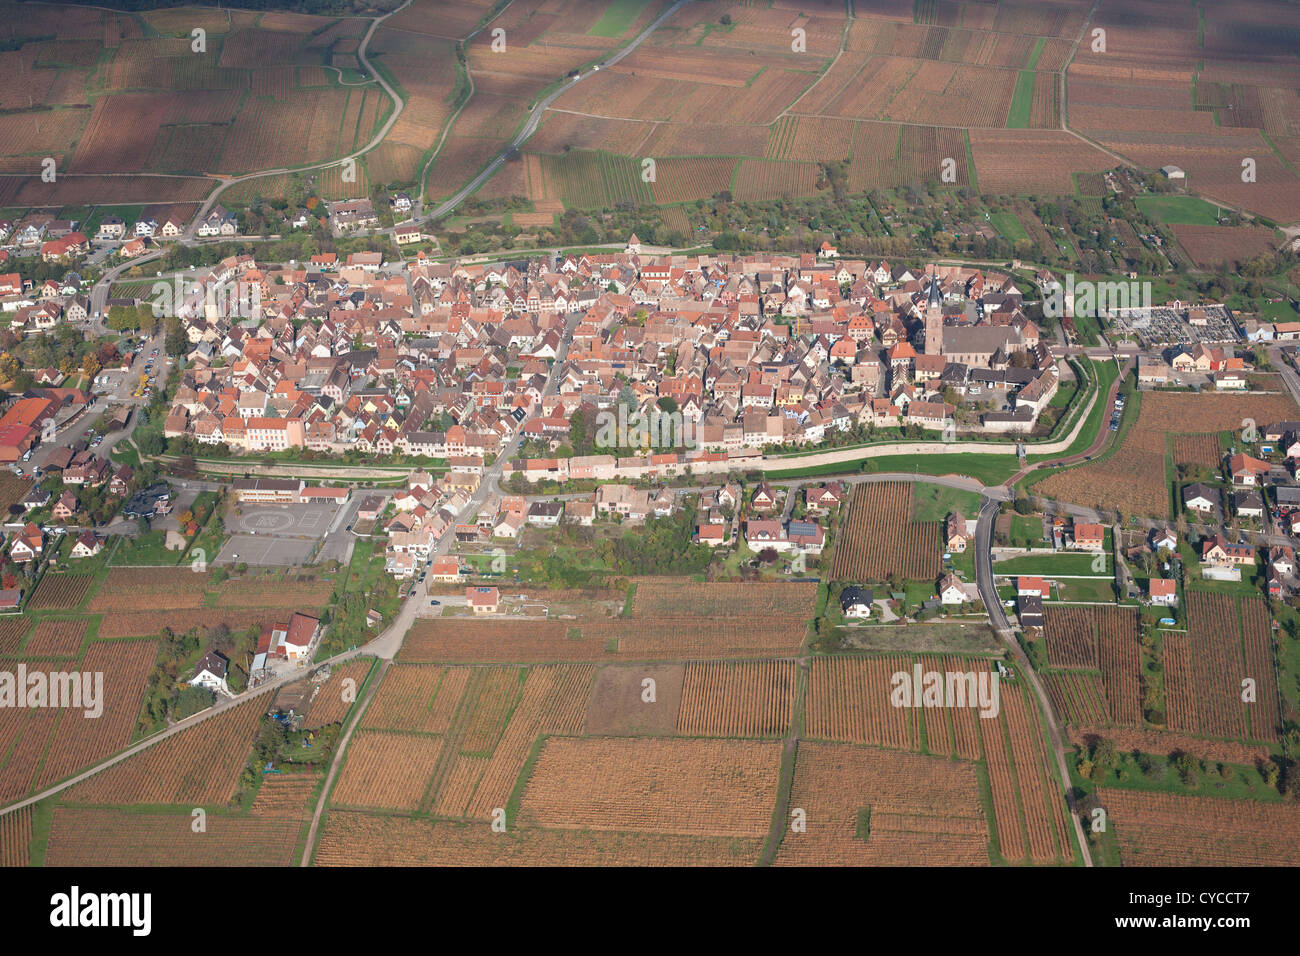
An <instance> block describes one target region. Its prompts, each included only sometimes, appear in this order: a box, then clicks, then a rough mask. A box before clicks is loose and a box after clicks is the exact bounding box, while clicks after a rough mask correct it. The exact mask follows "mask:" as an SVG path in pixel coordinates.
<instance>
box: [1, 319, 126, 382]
mask: <svg viewBox="0 0 1300 956" xmlns="http://www.w3.org/2000/svg"><path fill="white" fill-rule="evenodd" d="M0 349H3V350H4V351H3V352H0V378H4V379H5V380H7V381H9V382H11V383H12V391H15V392H25V391H27V389H29V388H31V387H32V386H33V385H34V384H36V378H35V373H36V372H37V371H39V370H40V369H43V368H51V367H52V368H57V369H58V370H59V371H61V372H63V373H64V374H65V375H72V374H75V373H76V372H78V371H80V372H85V373H86V374H87V375H98V374H99V371H100V369H102V368H103V367H104V366H105V365H107V364H108V363H110V362H113V361H116V360H117V358H118V352H117V346H116V344H115V343H113V342H108V341H99V340H95V339H87V338H85V337H84V336H83V335H82V333H81V331H80V330H79V329H77V328H75V327H74V326H71V325H68V324H66V323H64V324H60V325H57V326H55V328H54V330H53V331H52V332H49V333H46V334H45V335H36V336H32V337H31V338H27V339H20V338H19V337H18V336H17V335H15V334H14V333H13V332H12V331H10V330H9V329H5V330H3V331H0Z"/></svg>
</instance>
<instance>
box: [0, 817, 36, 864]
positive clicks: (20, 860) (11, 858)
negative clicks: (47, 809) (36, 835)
mask: <svg viewBox="0 0 1300 956" xmlns="http://www.w3.org/2000/svg"><path fill="white" fill-rule="evenodd" d="M31 843H32V808H31V807H23V808H22V809H21V810H15V811H13V812H12V813H6V814H5V815H4V816H2V817H0V866H5V867H9V866H26V865H27V862H28V860H29V859H30V856H31Z"/></svg>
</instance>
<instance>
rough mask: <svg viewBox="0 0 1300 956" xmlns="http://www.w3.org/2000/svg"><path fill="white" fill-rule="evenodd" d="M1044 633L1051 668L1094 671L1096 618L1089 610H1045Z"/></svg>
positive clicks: (1057, 608) (1046, 608)
mask: <svg viewBox="0 0 1300 956" xmlns="http://www.w3.org/2000/svg"><path fill="white" fill-rule="evenodd" d="M1043 631H1044V636H1045V637H1046V640H1047V661H1048V663H1049V664H1050V665H1051V666H1052V667H1065V668H1079V669H1082V670H1097V668H1098V663H1097V619H1096V615H1095V614H1094V613H1093V609H1092V608H1090V607H1052V606H1048V607H1045V608H1043Z"/></svg>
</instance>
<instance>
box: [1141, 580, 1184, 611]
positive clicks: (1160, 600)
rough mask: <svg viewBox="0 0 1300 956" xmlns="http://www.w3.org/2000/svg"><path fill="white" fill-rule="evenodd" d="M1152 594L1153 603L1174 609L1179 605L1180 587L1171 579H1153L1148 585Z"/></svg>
mask: <svg viewBox="0 0 1300 956" xmlns="http://www.w3.org/2000/svg"><path fill="white" fill-rule="evenodd" d="M1147 587H1148V589H1149V590H1150V592H1151V603H1152V604H1162V605H1164V606H1165V607H1174V606H1175V605H1176V604H1178V585H1177V584H1175V583H1174V582H1173V581H1172V580H1170V579H1169V578H1152V579H1151V580H1150V582H1148V584H1147Z"/></svg>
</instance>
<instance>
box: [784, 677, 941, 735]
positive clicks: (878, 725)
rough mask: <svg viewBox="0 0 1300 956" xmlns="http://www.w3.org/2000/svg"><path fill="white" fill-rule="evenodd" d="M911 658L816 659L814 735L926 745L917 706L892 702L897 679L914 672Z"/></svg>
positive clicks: (809, 708) (811, 683)
mask: <svg viewBox="0 0 1300 956" xmlns="http://www.w3.org/2000/svg"><path fill="white" fill-rule="evenodd" d="M912 663H913V662H912V659H911V658H910V657H873V658H842V657H832V658H824V657H818V658H814V659H813V662H812V668H811V670H810V671H809V674H808V699H807V703H806V704H805V714H804V733H805V735H806V736H808V737H810V738H812V739H814V740H839V741H844V742H846V743H855V744H874V745H876V746H882V747H892V748H895V749H901V750H919V749H920V727H919V725H918V723H917V715H918V714H919V713H920V710H919V709H917V708H905V707H895V706H893V705H892V704H891V703H890V692H891V690H892V689H893V683H892V681H891V678H892V676H893V675H894V674H896V673H900V672H902V673H906V674H907V675H908V679H909V680H910V679H911V674H912Z"/></svg>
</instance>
